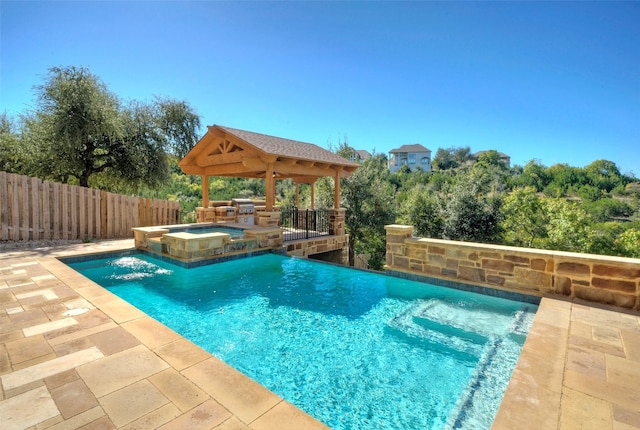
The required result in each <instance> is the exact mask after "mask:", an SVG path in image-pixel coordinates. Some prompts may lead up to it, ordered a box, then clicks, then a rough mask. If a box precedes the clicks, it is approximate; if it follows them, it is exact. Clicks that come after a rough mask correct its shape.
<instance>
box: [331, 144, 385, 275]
mask: <svg viewBox="0 0 640 430" xmlns="http://www.w3.org/2000/svg"><path fill="white" fill-rule="evenodd" d="M341 189H342V193H341V194H342V205H343V207H345V208H346V210H347V211H346V218H345V224H346V227H347V232H348V233H349V261H350V264H353V262H354V256H355V252H356V251H365V250H366V251H367V252H369V253H370V254H371V258H370V260H369V264H370V267H371V268H372V269H380V268H382V265H383V262H384V256H385V241H384V237H385V234H386V233H385V230H384V226H385V225H387V224H390V223H392V222H393V220H394V219H395V214H394V211H393V207H394V205H393V187H392V186H391V183H390V182H389V170H388V169H387V163H386V158H385V157H384V155H375V156H373V157H371V158H370V159H368V160H366V161H365V162H364V163H363V164H362V167H360V168H359V169H358V170H356V171H355V172H353V173H352V174H351V176H349V177H348V178H346V179H343V181H342V187H341Z"/></svg>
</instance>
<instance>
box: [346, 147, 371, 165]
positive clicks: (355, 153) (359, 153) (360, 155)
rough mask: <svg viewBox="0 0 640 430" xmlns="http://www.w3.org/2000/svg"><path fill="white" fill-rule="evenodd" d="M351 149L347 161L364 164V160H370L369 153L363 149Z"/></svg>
mask: <svg viewBox="0 0 640 430" xmlns="http://www.w3.org/2000/svg"><path fill="white" fill-rule="evenodd" d="M350 149H351V155H350V156H349V160H351V161H354V162H356V163H361V164H362V163H364V162H365V161H366V160H368V159H369V158H371V154H370V153H369V151H366V150H364V149H353V148H350Z"/></svg>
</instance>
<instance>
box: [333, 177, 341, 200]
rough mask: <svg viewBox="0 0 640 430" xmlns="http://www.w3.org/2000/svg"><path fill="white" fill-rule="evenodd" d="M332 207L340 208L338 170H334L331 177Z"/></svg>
mask: <svg viewBox="0 0 640 430" xmlns="http://www.w3.org/2000/svg"><path fill="white" fill-rule="evenodd" d="M333 181H334V185H333V208H334V209H340V171H339V170H336V176H334V178H333Z"/></svg>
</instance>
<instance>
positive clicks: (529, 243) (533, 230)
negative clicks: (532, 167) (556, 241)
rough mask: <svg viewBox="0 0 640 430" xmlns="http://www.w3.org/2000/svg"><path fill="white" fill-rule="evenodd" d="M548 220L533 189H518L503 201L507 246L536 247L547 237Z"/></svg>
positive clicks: (503, 229) (503, 221)
mask: <svg viewBox="0 0 640 430" xmlns="http://www.w3.org/2000/svg"><path fill="white" fill-rule="evenodd" d="M547 222H548V219H547V214H546V212H545V211H544V206H543V202H542V201H541V199H540V197H538V194H537V193H536V190H535V188H533V187H524V188H516V189H515V190H513V191H512V192H511V193H510V194H509V195H507V196H506V197H505V198H504V200H503V205H502V223H501V225H502V231H503V232H504V236H503V238H504V241H505V243H506V244H507V245H515V246H525V247H529V248H532V247H535V242H536V240H540V239H541V238H544V237H545V236H546V225H547Z"/></svg>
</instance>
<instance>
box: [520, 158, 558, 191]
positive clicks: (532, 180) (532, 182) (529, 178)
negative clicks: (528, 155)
mask: <svg viewBox="0 0 640 430" xmlns="http://www.w3.org/2000/svg"><path fill="white" fill-rule="evenodd" d="M511 182H512V184H513V186H514V187H534V188H535V189H536V191H538V192H540V191H542V190H544V189H545V187H546V186H547V185H549V183H550V182H551V181H550V178H549V175H548V173H547V171H546V168H545V167H544V166H543V165H542V164H540V163H539V162H538V161H536V160H531V161H529V162H528V163H527V164H525V166H524V167H523V168H522V173H521V174H520V175H519V176H518V177H516V178H513V179H512V181H511Z"/></svg>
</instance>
